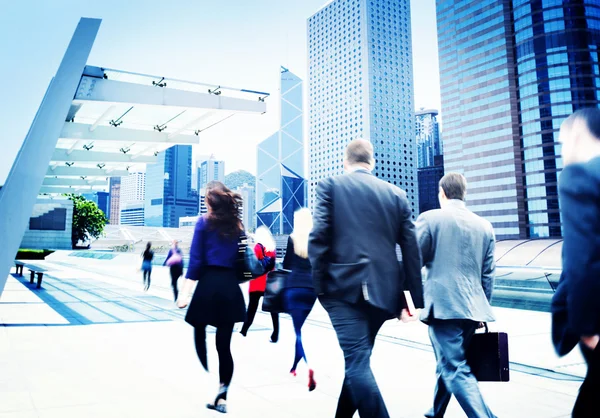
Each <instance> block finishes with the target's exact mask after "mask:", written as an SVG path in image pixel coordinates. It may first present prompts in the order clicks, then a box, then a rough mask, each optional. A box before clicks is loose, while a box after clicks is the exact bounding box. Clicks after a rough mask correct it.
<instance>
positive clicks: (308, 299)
mask: <svg viewBox="0 0 600 418" xmlns="http://www.w3.org/2000/svg"><path fill="white" fill-rule="evenodd" d="M311 229H312V216H311V214H310V211H309V210H308V209H306V208H303V209H300V210H298V211H297V212H296V213H295V214H294V232H293V233H292V234H291V235H290V237H289V238H288V244H287V251H286V252H285V257H284V259H283V268H284V269H286V270H291V273H290V274H289V275H288V277H287V280H286V283H285V289H284V291H283V303H284V309H285V311H286V312H287V313H289V314H290V315H291V316H292V322H293V323H294V331H295V332H296V354H295V356H294V363H293V365H292V369H291V370H290V373H292V374H293V375H294V376H296V367H297V366H298V363H299V362H300V360H302V359H304V361H305V362H306V364H307V365H308V361H307V360H306V354H305V353H304V346H303V345H302V325H304V321H306V318H307V317H308V315H309V314H310V311H311V310H312V308H313V306H314V304H315V301H316V300H317V294H316V293H315V288H314V286H313V280H312V267H311V264H310V261H309V260H308V236H309V234H310V231H311ZM316 386H317V383H316V382H315V379H314V372H313V370H312V369H311V368H310V367H309V368H308V390H309V391H313V390H315V388H316Z"/></svg>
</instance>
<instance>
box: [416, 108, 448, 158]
mask: <svg viewBox="0 0 600 418" xmlns="http://www.w3.org/2000/svg"><path fill="white" fill-rule="evenodd" d="M437 115H438V112H437V110H423V109H422V110H419V111H417V112H415V119H416V124H415V131H416V132H415V134H416V138H417V168H424V167H432V166H434V165H435V160H434V158H435V157H437V156H440V155H442V144H441V141H440V129H439V125H438V121H437Z"/></svg>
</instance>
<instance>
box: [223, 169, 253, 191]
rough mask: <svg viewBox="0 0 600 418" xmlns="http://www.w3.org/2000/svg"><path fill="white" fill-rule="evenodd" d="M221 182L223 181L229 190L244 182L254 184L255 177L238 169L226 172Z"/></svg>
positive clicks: (240, 185)
mask: <svg viewBox="0 0 600 418" xmlns="http://www.w3.org/2000/svg"><path fill="white" fill-rule="evenodd" d="M223 183H225V186H227V187H229V188H230V189H231V190H235V189H237V188H239V187H242V186H243V185H244V184H245V183H246V184H249V185H250V186H254V184H255V183H256V177H254V176H253V175H252V174H251V173H249V172H247V171H244V170H238V171H234V172H233V173H229V174H227V175H226V176H225V180H224V182H223Z"/></svg>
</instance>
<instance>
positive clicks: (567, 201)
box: [552, 108, 600, 418]
mask: <svg viewBox="0 0 600 418" xmlns="http://www.w3.org/2000/svg"><path fill="white" fill-rule="evenodd" d="M560 142H561V143H562V156H563V159H564V164H565V168H564V169H563V171H562V173H561V174H560V177H559V180H558V199H559V202H560V211H561V214H562V221H563V237H564V241H563V254H562V264H563V269H562V276H561V279H560V282H559V284H558V288H557V290H556V294H555V295H554V298H553V300H552V339H553V341H554V346H555V348H556V351H557V353H558V354H559V355H561V356H564V355H565V354H567V353H569V352H570V351H571V350H573V348H575V347H576V346H577V345H579V347H580V348H581V351H582V353H583V357H584V358H585V361H586V363H587V366H588V370H587V374H586V376H585V380H584V381H583V384H582V385H581V389H580V390H579V396H578V397H577V401H576V402H575V407H574V409H573V418H588V417H590V418H591V417H598V416H600V406H599V405H600V399H598V394H600V347H599V344H598V341H599V339H600V303H599V301H600V110H599V109H597V108H589V109H581V110H578V111H577V112H575V113H574V114H573V115H571V116H570V117H569V118H567V119H566V120H565V121H564V122H563V124H562V126H561V127H560Z"/></svg>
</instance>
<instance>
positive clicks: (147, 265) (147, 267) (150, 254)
mask: <svg viewBox="0 0 600 418" xmlns="http://www.w3.org/2000/svg"><path fill="white" fill-rule="evenodd" d="M153 259H154V251H152V243H151V242H148V243H147V244H146V249H145V250H144V252H143V253H142V274H143V276H144V291H145V292H147V291H148V289H150V276H151V275H152V260H153Z"/></svg>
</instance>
